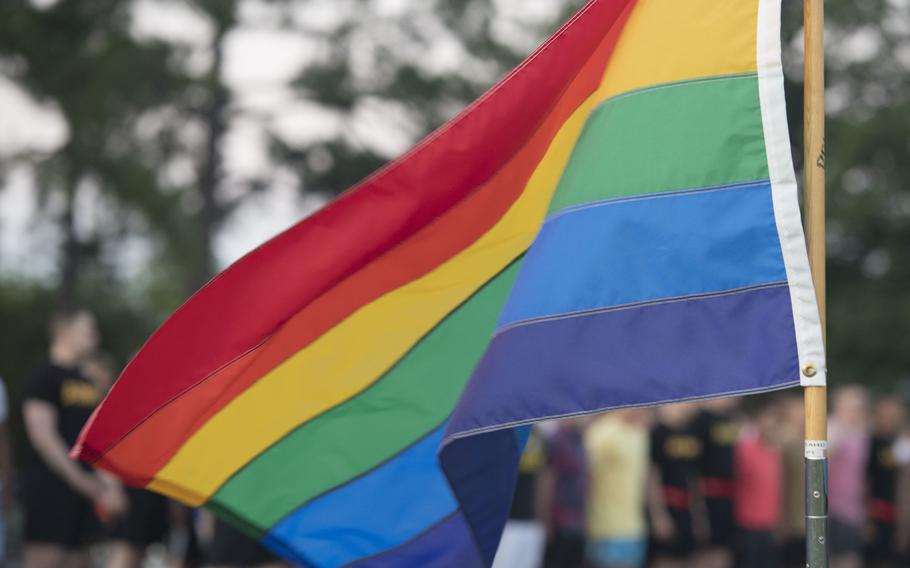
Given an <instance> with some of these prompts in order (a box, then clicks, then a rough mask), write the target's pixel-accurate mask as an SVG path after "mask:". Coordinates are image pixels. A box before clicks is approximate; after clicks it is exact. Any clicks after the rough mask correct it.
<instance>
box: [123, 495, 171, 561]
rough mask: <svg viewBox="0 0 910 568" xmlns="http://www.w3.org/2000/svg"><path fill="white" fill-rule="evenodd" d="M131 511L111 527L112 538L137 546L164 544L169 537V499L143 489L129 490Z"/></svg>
mask: <svg viewBox="0 0 910 568" xmlns="http://www.w3.org/2000/svg"><path fill="white" fill-rule="evenodd" d="M126 492H127V493H126V495H127V497H128V498H129V510H128V511H127V514H126V517H124V518H122V519H120V520H118V521H117V522H116V523H114V526H113V527H111V530H110V535H109V536H110V537H111V539H113V540H121V541H124V542H128V543H130V544H133V545H136V546H148V545H150V544H154V543H158V542H164V540H165V537H166V536H167V524H168V523H167V516H168V510H167V507H168V505H167V499H166V498H165V497H163V496H162V495H158V494H157V493H152V492H150V491H145V490H143V489H134V488H132V487H130V488H127V490H126Z"/></svg>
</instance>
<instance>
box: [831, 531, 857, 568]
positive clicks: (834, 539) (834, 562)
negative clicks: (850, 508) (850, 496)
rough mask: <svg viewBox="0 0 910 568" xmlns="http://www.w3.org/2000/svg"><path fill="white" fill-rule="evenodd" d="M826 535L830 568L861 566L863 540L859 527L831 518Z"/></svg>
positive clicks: (854, 567)
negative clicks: (829, 547) (828, 545)
mask: <svg viewBox="0 0 910 568" xmlns="http://www.w3.org/2000/svg"><path fill="white" fill-rule="evenodd" d="M828 536H829V539H828V540H829V542H830V543H831V562H830V567H831V568H862V566H863V556H862V551H863V541H862V531H861V529H860V528H859V527H855V526H853V525H850V524H848V523H844V522H843V521H840V520H838V519H831V521H830V524H829V535H828Z"/></svg>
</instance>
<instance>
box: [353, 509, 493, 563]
mask: <svg viewBox="0 0 910 568" xmlns="http://www.w3.org/2000/svg"><path fill="white" fill-rule="evenodd" d="M350 566H351V568H397V567H399V566H426V567H428V568H430V567H431V568H479V567H480V566H483V563H482V562H481V561H480V559H479V558H478V557H477V549H476V548H475V545H474V540H473V539H472V537H471V533H470V528H469V527H468V525H467V523H466V522H465V519H464V517H463V516H462V514H461V513H460V512H458V513H456V514H454V515H452V516H450V517H447V518H446V519H445V520H444V521H442V522H441V523H439V524H438V525H436V526H434V527H432V528H431V529H429V530H428V531H427V532H425V533H423V534H422V535H420V536H419V537H417V538H415V539H414V540H412V541H410V542H408V543H406V544H404V545H402V546H400V547H398V548H395V549H393V550H389V551H386V552H384V553H382V554H379V555H377V556H374V557H372V558H367V559H364V560H360V561H358V562H354V563H353V564H351V565H350Z"/></svg>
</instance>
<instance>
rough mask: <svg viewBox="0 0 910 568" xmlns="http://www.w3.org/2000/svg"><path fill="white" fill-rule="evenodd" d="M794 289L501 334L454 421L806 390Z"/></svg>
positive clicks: (480, 423) (469, 425) (489, 422)
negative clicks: (793, 307) (798, 350)
mask: <svg viewBox="0 0 910 568" xmlns="http://www.w3.org/2000/svg"><path fill="white" fill-rule="evenodd" d="M798 380H799V362H798V359H797V354H796V338H795V335H794V325H793V316H792V312H791V308H790V293H789V290H788V288H787V287H786V286H777V287H769V288H759V289H753V290H748V291H742V292H737V293H731V294H727V295H717V296H708V297H701V298H694V299H685V300H680V301H673V302H666V303H656V304H650V305H645V306H640V307H635V308H630V309H624V310H618V311H612V312H602V313H592V314H587V315H584V316H579V317H571V318H565V319H552V320H543V321H539V322H536V323H533V324H529V325H524V326H518V327H515V328H512V329H509V330H507V331H505V332H503V333H502V334H500V335H498V336H497V337H496V338H495V339H494V340H493V342H492V343H491V345H490V347H489V348H488V350H487V353H486V354H485V355H484V357H483V359H482V360H481V362H480V364H479V365H478V367H477V370H476V371H475V372H474V376H473V377H472V378H471V381H470V383H469V384H468V387H467V389H466V390H465V393H464V394H463V396H462V398H461V401H460V402H459V405H458V407H457V408H456V410H455V413H454V415H453V416H452V419H451V422H450V425H449V429H448V431H447V433H446V439H447V440H448V439H449V438H450V437H451V436H455V435H459V434H461V433H465V432H468V431H472V430H478V429H485V428H496V427H499V426H504V425H510V424H516V423H521V422H525V421H530V420H535V419H543V418H547V417H554V416H561V415H568V414H576V413H583V412H590V411H595V410H599V409H608V408H615V407H620V406H627V405H640V404H653V403H658V402H666V401H675V400H682V399H688V398H697V397H708V396H718V395H722V394H726V393H736V392H749V391H760V390H770V389H774V388H780V387H783V386H787V385H791V384H796V383H797V382H798Z"/></svg>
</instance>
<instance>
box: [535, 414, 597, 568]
mask: <svg viewBox="0 0 910 568" xmlns="http://www.w3.org/2000/svg"><path fill="white" fill-rule="evenodd" d="M585 422H586V419H585V418H568V419H563V420H560V421H559V422H557V423H556V427H555V429H554V431H553V433H552V434H550V435H548V436H547V437H546V438H545V439H544V455H545V456H546V467H545V468H544V469H543V471H542V472H541V473H540V476H539V478H538V506H539V510H540V513H539V515H540V518H541V519H542V520H543V524H544V528H545V530H546V535H547V546H546V549H545V552H544V566H545V567H546V568H580V567H581V566H582V565H583V564H584V558H585V545H586V543H585V521H586V518H585V515H586V511H585V503H586V501H587V493H588V462H587V457H586V454H585V446H584V439H583V438H582V428H583V427H584V424H585Z"/></svg>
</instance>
